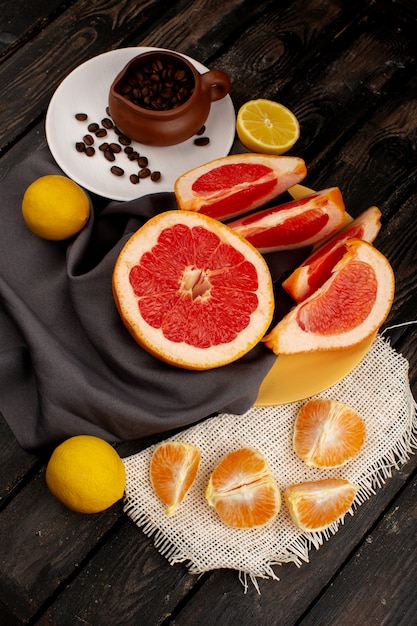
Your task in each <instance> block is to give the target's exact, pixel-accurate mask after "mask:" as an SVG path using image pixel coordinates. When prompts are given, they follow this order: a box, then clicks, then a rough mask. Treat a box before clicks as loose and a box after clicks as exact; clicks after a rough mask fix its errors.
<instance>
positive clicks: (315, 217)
mask: <svg viewBox="0 0 417 626" xmlns="http://www.w3.org/2000/svg"><path fill="white" fill-rule="evenodd" d="M344 215H345V205H344V202H343V198H342V194H341V192H340V189H338V188H337V187H333V188H330V189H324V190H322V191H320V192H318V193H314V194H312V195H310V196H308V197H305V198H302V199H301V200H292V201H291V202H286V203H283V204H280V205H277V206H274V207H272V208H269V209H265V210H263V211H257V212H256V213H252V214H251V215H249V216H246V217H242V218H240V219H238V220H234V221H232V222H229V223H228V226H230V228H232V229H233V230H234V231H236V232H237V233H239V235H241V236H242V237H245V239H247V240H248V241H249V243H251V244H252V245H253V246H255V248H257V249H258V250H259V251H260V252H262V253H266V252H273V251H277V250H293V249H296V248H301V247H307V246H312V245H314V244H316V243H318V242H320V241H323V240H324V239H326V238H327V237H329V236H330V235H332V234H333V233H335V232H336V231H337V230H338V229H339V228H340V227H341V226H342V224H343V220H344Z"/></svg>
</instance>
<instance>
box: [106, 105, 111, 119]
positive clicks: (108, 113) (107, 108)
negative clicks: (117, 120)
mask: <svg viewBox="0 0 417 626" xmlns="http://www.w3.org/2000/svg"><path fill="white" fill-rule="evenodd" d="M106 114H107V115H108V116H109V117H110V107H109V106H107V107H106Z"/></svg>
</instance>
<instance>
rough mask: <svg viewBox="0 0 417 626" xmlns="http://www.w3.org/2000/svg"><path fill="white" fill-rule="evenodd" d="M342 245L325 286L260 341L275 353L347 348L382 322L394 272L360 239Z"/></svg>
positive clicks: (377, 252) (374, 330)
mask: <svg viewBox="0 0 417 626" xmlns="http://www.w3.org/2000/svg"><path fill="white" fill-rule="evenodd" d="M346 246H347V252H346V254H345V255H344V257H343V258H342V259H341V260H340V261H339V263H338V264H337V265H336V266H335V268H334V269H333V273H332V275H331V277H330V278H329V279H328V280H327V281H326V282H325V283H324V285H323V286H322V287H320V288H319V289H318V290H317V291H315V292H314V293H313V295H311V296H310V297H309V298H307V299H306V300H304V301H303V302H301V303H300V304H297V305H296V306H295V307H294V308H293V309H292V310H291V311H290V312H289V313H287V315H285V316H284V317H283V318H282V320H281V321H280V322H278V324H277V325H276V326H275V327H274V328H273V329H272V331H271V332H270V333H268V335H266V336H265V337H264V342H265V343H266V345H267V346H268V347H269V348H271V350H273V352H274V353H275V354H297V353H302V352H311V351H314V350H316V351H320V350H337V349H343V348H350V347H352V346H354V345H357V344H359V343H360V342H361V341H363V340H364V339H366V338H367V337H369V336H371V335H372V334H373V333H375V332H376V331H377V330H378V328H379V327H380V326H381V324H382V323H383V322H384V320H385V319H386V317H387V315H388V313H389V311H390V308H391V304H392V301H393V298H394V273H393V271H392V268H391V266H390V264H389V262H388V260H387V258H386V257H385V256H384V255H383V254H381V252H379V251H378V250H376V248H374V247H373V246H372V244H370V243H367V242H365V241H362V240H359V239H350V240H349V241H347V242H346Z"/></svg>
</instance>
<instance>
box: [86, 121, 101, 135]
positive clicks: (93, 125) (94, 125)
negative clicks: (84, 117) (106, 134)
mask: <svg viewBox="0 0 417 626" xmlns="http://www.w3.org/2000/svg"><path fill="white" fill-rule="evenodd" d="M87 128H88V130H89V131H90V133H95V132H96V130H98V129H99V128H100V127H99V125H98V124H97V123H96V122H92V123H91V124H89V125H88V126H87Z"/></svg>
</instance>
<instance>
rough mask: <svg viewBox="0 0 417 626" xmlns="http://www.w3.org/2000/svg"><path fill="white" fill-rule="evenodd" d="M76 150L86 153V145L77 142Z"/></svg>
mask: <svg viewBox="0 0 417 626" xmlns="http://www.w3.org/2000/svg"><path fill="white" fill-rule="evenodd" d="M75 149H76V151H77V152H85V143H84V142H83V141H77V142H76V144H75Z"/></svg>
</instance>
